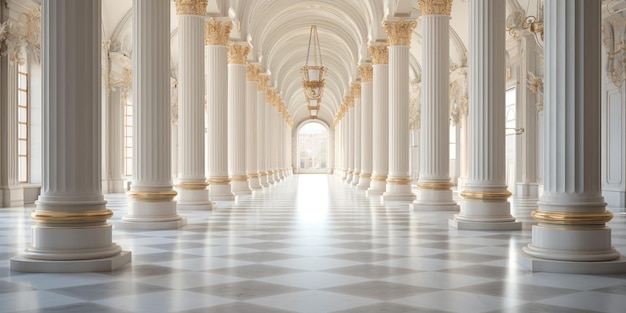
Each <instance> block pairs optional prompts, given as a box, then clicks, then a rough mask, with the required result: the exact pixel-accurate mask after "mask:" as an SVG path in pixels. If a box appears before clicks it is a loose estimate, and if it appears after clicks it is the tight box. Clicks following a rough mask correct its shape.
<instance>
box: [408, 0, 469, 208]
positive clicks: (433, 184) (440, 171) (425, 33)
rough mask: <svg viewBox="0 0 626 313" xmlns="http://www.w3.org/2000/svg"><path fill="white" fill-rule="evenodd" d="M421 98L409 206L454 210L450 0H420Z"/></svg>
mask: <svg viewBox="0 0 626 313" xmlns="http://www.w3.org/2000/svg"><path fill="white" fill-rule="evenodd" d="M419 4H420V9H421V11H422V14H421V21H422V59H423V60H424V62H422V101H421V103H422V104H421V106H422V109H421V117H420V118H421V123H420V124H421V128H420V147H419V154H420V158H419V160H420V162H419V180H418V183H417V186H418V191H417V194H416V199H415V201H414V202H413V209H414V210H420V211H458V210H459V206H458V205H457V204H456V202H455V201H454V200H452V190H451V189H450V188H452V186H453V185H454V184H453V183H452V182H451V181H450V164H449V163H450V100H449V99H450V97H449V94H450V92H449V91H450V87H449V82H450V69H449V68H450V62H449V60H450V40H449V37H450V10H451V9H452V0H446V1H439V2H433V1H428V0H420V1H419Z"/></svg>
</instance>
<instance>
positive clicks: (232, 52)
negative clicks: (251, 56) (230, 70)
mask: <svg viewBox="0 0 626 313" xmlns="http://www.w3.org/2000/svg"><path fill="white" fill-rule="evenodd" d="M249 52H250V46H248V45H240V44H238V43H234V42H233V43H231V44H230V45H228V64H246V59H247V58H248V53H249Z"/></svg>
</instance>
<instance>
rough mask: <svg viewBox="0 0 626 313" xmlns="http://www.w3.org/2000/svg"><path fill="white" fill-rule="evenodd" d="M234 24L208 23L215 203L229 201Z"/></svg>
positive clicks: (210, 144)
mask: <svg viewBox="0 0 626 313" xmlns="http://www.w3.org/2000/svg"><path fill="white" fill-rule="evenodd" d="M231 28H232V22H231V21H230V19H224V20H221V19H215V18H211V19H209V20H207V21H206V22H205V28H204V30H205V34H204V36H205V37H204V38H205V40H204V43H205V57H206V65H205V66H206V69H205V73H206V78H207V80H206V93H207V116H208V123H207V147H206V148H207V150H208V167H207V176H208V181H209V192H210V197H211V199H212V200H221V201H230V200H234V199H235V196H234V195H233V193H232V192H231V187H230V179H229V177H228V80H229V79H228V65H227V47H226V44H227V43H228V37H229V34H230V29H231Z"/></svg>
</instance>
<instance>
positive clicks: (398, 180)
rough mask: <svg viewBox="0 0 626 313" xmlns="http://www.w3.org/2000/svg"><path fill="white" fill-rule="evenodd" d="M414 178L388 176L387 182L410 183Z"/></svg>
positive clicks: (396, 183) (394, 183)
mask: <svg viewBox="0 0 626 313" xmlns="http://www.w3.org/2000/svg"><path fill="white" fill-rule="evenodd" d="M412 181H413V179H412V178H411V177H407V178H399V177H398V178H397V177H388V178H387V183H388V184H392V185H410V184H411V182H412Z"/></svg>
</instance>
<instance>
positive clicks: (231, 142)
mask: <svg viewBox="0 0 626 313" xmlns="http://www.w3.org/2000/svg"><path fill="white" fill-rule="evenodd" d="M249 51H250V47H249V46H248V45H247V44H244V45H240V44H236V43H232V44H230V46H229V47H228V175H229V178H230V186H231V191H232V193H233V194H235V195H246V194H251V193H252V190H251V189H250V187H249V185H248V176H246V136H245V135H246V134H245V132H246V92H247V89H246V59H247V56H248V52H249Z"/></svg>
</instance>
